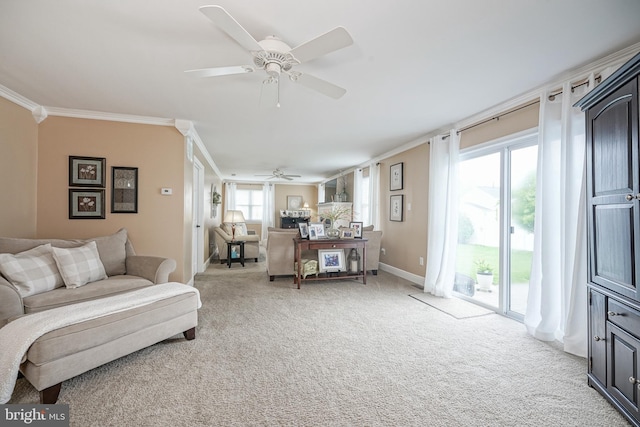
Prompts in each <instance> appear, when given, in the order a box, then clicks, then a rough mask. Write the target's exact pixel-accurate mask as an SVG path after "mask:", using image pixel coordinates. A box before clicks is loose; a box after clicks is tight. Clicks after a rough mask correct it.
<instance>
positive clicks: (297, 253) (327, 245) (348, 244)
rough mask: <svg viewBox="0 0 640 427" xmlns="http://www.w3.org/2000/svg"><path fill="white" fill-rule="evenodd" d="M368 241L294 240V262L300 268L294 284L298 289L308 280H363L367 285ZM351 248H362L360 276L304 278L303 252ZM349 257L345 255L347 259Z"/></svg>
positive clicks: (296, 238) (329, 275) (344, 275)
mask: <svg viewBox="0 0 640 427" xmlns="http://www.w3.org/2000/svg"><path fill="white" fill-rule="evenodd" d="M366 243H367V239H318V240H307V239H301V238H300V237H295V238H294V239H293V246H294V260H295V262H296V265H297V266H298V271H297V274H296V275H295V276H294V278H293V280H294V283H295V284H297V285H298V289H300V283H301V282H303V281H306V280H310V281H313V280H336V279H359V278H362V283H363V284H365V285H366V284H367V269H366V266H367V248H366ZM351 248H356V249H359V248H362V264H361V267H360V271H359V272H358V274H349V273H347V274H343V273H339V274H337V275H331V274H326V275H324V276H308V277H306V278H303V277H302V265H301V264H302V262H300V261H301V257H302V251H303V250H309V249H316V250H317V249H351ZM346 256H347V255H346V254H345V257H346ZM345 264H347V263H346V262H345Z"/></svg>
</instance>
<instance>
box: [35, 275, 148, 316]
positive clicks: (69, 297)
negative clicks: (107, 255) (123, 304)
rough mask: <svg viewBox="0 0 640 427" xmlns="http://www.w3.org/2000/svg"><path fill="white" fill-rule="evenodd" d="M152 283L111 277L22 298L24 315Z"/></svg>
mask: <svg viewBox="0 0 640 427" xmlns="http://www.w3.org/2000/svg"><path fill="white" fill-rule="evenodd" d="M151 285H153V283H152V282H151V281H149V280H147V279H143V278H142V277H138V276H112V277H109V278H107V279H105V280H99V281H97V282H92V283H88V284H86V285H85V286H82V287H79V288H73V289H68V288H65V287H61V288H57V289H54V290H52V291H49V292H44V293H42V294H36V295H31V296H28V297H26V298H24V300H23V302H24V311H25V313H35V312H37V311H42V310H48V309H50V308H55V307H61V306H63V305H68V304H74V303H77V302H83V301H89V300H92V299H97V298H103V297H105V296H111V295H116V294H121V293H124V292H129V291H132V290H134V289H139V288H144V287H145V286H151Z"/></svg>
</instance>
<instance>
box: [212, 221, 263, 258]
mask: <svg viewBox="0 0 640 427" xmlns="http://www.w3.org/2000/svg"><path fill="white" fill-rule="evenodd" d="M213 234H214V236H215V243H216V246H217V248H218V254H219V255H220V264H224V263H225V262H226V261H227V258H228V256H229V255H228V254H227V242H230V241H231V239H232V235H231V226H230V225H228V224H222V225H221V226H219V227H215V228H214V229H213ZM236 240H242V241H244V242H245V244H244V259H245V260H247V259H251V258H253V259H254V261H255V262H258V257H259V255H260V236H258V235H257V234H255V232H253V231H252V230H247V227H246V225H245V224H237V225H236Z"/></svg>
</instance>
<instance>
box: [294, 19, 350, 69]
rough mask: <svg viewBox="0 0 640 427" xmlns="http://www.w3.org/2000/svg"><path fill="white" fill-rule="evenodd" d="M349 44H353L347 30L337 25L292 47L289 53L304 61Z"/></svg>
mask: <svg viewBox="0 0 640 427" xmlns="http://www.w3.org/2000/svg"><path fill="white" fill-rule="evenodd" d="M351 44H353V39H352V38H351V35H349V33H348V32H347V30H346V29H344V28H343V27H337V28H334V29H333V30H331V31H329V32H328V33H325V34H322V35H320V36H318V37H316V38H315V39H311V40H309V41H308V42H305V43H302V44H301V45H300V46H296V47H294V48H293V49H291V51H290V52H289V53H291V54H292V55H293V57H294V58H296V59H297V60H298V61H300V62H305V61H310V60H312V59H314V58H317V57H319V56H322V55H326V54H327V53H330V52H333V51H335V50H338V49H342V48H343V47H347V46H349V45H351Z"/></svg>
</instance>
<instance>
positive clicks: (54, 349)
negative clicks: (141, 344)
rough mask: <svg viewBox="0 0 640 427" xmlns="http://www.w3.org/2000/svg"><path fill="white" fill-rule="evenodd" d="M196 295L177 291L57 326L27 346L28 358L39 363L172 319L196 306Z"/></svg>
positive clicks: (191, 310)
mask: <svg viewBox="0 0 640 427" xmlns="http://www.w3.org/2000/svg"><path fill="white" fill-rule="evenodd" d="M89 286H90V285H89ZM80 289H82V288H80ZM196 298H197V297H196V295H195V294H193V293H188V294H182V295H176V296H173V297H171V298H166V299H163V300H160V301H156V302H153V303H151V304H147V305H144V306H142V307H135V308H132V309H129V310H125V311H120V312H117V313H113V314H110V315H107V316H104V317H98V318H96V319H92V320H87V321H85V322H80V323H76V324H73V325H70V326H67V327H64V328H61V329H56V330H54V331H51V332H48V333H46V334H44V335H43V336H41V337H40V338H38V339H37V340H36V341H35V342H34V343H33V344H32V345H31V347H29V351H28V353H27V358H28V359H29V361H31V363H33V364H35V365H38V366H40V365H44V364H46V363H49V362H52V361H55V360H58V359H60V358H63V357H66V356H70V355H73V354H76V353H80V352H82V351H85V350H87V349H91V348H95V347H99V346H102V345H104V344H106V343H110V342H113V341H116V340H118V339H120V338H122V337H125V336H128V335H131V334H135V333H136V332H138V331H141V330H144V329H147V328H152V327H154V326H156V325H158V324H162V323H165V322H172V321H174V320H175V319H177V318H178V317H180V316H183V315H185V314H188V313H193V311H194V308H195V307H196V306H197V302H196V301H195V299H196Z"/></svg>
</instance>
